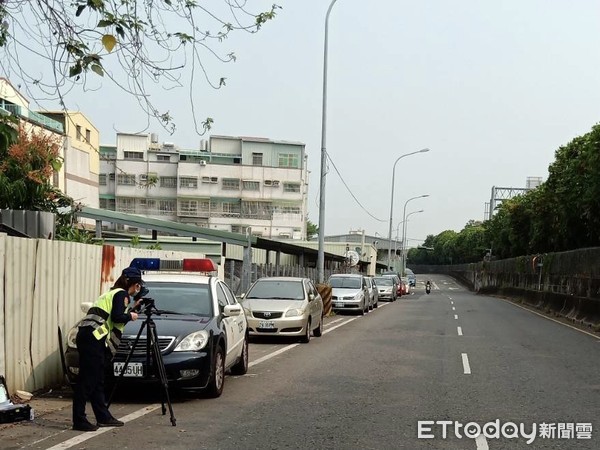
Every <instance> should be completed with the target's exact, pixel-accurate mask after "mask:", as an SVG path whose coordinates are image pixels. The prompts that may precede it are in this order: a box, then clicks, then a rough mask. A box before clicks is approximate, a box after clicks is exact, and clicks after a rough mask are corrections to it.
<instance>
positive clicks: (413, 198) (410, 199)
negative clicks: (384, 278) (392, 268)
mask: <svg viewBox="0 0 600 450" xmlns="http://www.w3.org/2000/svg"><path fill="white" fill-rule="evenodd" d="M426 197H429V194H425V195H417V196H416V197H412V198H409V199H408V200H406V201H405V202H404V210H403V212H402V223H403V224H404V225H403V226H402V251H401V252H400V253H401V254H402V275H404V270H405V269H406V262H405V260H404V249H405V247H406V246H405V242H404V240H405V238H406V205H408V202H410V201H412V200H416V199H418V198H426Z"/></svg>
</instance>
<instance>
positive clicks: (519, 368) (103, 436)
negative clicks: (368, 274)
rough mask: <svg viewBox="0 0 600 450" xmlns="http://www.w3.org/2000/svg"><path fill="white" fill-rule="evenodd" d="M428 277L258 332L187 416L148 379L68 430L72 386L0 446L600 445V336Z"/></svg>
mask: <svg viewBox="0 0 600 450" xmlns="http://www.w3.org/2000/svg"><path fill="white" fill-rule="evenodd" d="M417 279H418V285H417V288H416V289H414V291H413V294H412V295H410V296H405V297H402V299H400V300H398V301H397V302H395V303H389V304H385V303H384V304H382V305H384V306H382V307H380V308H379V309H377V310H375V311H373V312H371V313H369V314H368V315H366V316H364V317H358V316H350V315H340V316H334V317H332V318H328V320H327V322H326V326H325V334H324V336H323V337H321V338H313V339H312V340H311V342H310V343H309V344H296V343H294V342H293V341H286V342H280V341H274V340H272V339H269V340H267V341H263V340H261V341H257V342H253V343H252V344H251V346H250V352H251V363H250V370H249V372H248V374H247V375H245V376H242V377H228V378H226V381H225V390H224V392H223V395H222V397H221V398H218V399H214V400H209V399H203V398H198V397H190V396H182V395H175V398H174V399H173V408H174V412H175V416H176V418H177V426H176V427H172V426H171V424H170V421H169V416H168V413H167V415H166V416H162V415H161V411H160V406H159V405H157V404H156V402H157V401H158V399H159V397H158V396H157V395H156V393H153V392H152V391H150V390H143V391H140V392H134V393H126V394H122V395H121V396H120V397H119V399H118V400H117V402H116V403H115V404H114V405H113V406H112V407H111V411H112V413H113V414H114V415H115V416H116V417H119V418H125V420H127V423H126V424H125V426H124V427H123V428H113V429H101V430H100V431H99V432H95V433H79V432H75V431H72V430H70V420H69V419H70V413H71V410H70V403H69V399H68V398H65V399H55V401H56V402H58V403H57V406H55V408H54V409H53V410H52V411H51V412H48V413H46V414H44V415H43V416H41V417H39V418H37V419H36V420H35V421H34V422H32V423H20V424H13V425H10V426H6V425H4V426H2V427H0V448H6V449H8V448H10V449H13V448H14V449H17V448H75V449H83V448H85V449H96V448H97V449H105V448H106V446H107V445H108V446H109V447H111V448H125V449H129V448H130V449H140V448H147V449H158V448H160V449H163V448H164V449H167V448H169V449H192V448H193V449H259V448H260V449H305V448H306V449H307V448H318V449H421V448H423V449H461V450H463V449H473V450H476V449H477V450H483V449H488V448H489V449H511V450H512V449H525V448H528V449H541V448H543V449H600V420H599V418H600V358H599V356H600V339H598V338H597V337H594V336H592V335H589V334H585V333H583V332H581V331H577V330H575V329H573V328H570V327H568V326H565V325H563V324H560V323H557V322H555V321H551V320H548V319H546V318H544V317H541V316H540V315H538V314H535V313H533V312H530V311H528V310H525V309H523V308H520V307H518V306H515V305H513V304H511V303H509V302H507V301H505V300H502V299H497V298H492V297H486V296H481V295H474V294H472V293H470V292H469V291H467V290H466V289H464V288H463V287H461V286H460V285H458V284H456V282H454V281H453V280H452V279H450V278H448V277H444V276H440V275H434V276H431V277H430V279H431V280H432V281H433V283H434V289H433V290H432V292H431V294H429V295H427V294H425V291H424V288H423V281H424V280H425V276H422V275H421V276H420V275H417ZM60 402H62V403H60ZM60 405H62V406H60ZM61 408H62V409H61ZM420 421H422V423H421V425H419V422H420ZM426 421H429V422H426ZM440 421H442V422H443V424H440V423H434V422H440ZM457 422H458V423H460V424H462V425H463V426H462V427H459V428H458V430H456V427H457V425H456V423H457ZM467 423H471V424H470V425H469V426H468V427H467V430H465V429H464V425H465V424H467ZM444 424H446V425H444ZM512 424H515V425H516V427H517V429H514V427H513V426H512ZM444 427H446V428H445V430H446V438H443V431H444ZM519 427H521V428H522V430H521V429H519ZM478 428H479V430H478ZM456 431H458V433H456ZM532 432H533V435H532ZM465 434H466V435H465ZM525 435H526V436H525ZM425 436H429V438H425ZM486 436H487V437H486ZM550 436H553V438H552V437H550ZM588 438H589V439H588ZM528 440H529V442H530V444H528V443H527V441H528Z"/></svg>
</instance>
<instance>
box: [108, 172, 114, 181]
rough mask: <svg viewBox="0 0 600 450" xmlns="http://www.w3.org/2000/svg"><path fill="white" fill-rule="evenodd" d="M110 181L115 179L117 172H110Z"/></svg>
mask: <svg viewBox="0 0 600 450" xmlns="http://www.w3.org/2000/svg"><path fill="white" fill-rule="evenodd" d="M108 181H115V174H114V173H109V174H108Z"/></svg>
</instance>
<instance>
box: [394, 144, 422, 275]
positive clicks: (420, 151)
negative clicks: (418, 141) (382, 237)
mask: <svg viewBox="0 0 600 450" xmlns="http://www.w3.org/2000/svg"><path fill="white" fill-rule="evenodd" d="M428 151H429V149H428V148H423V149H421V150H418V151H416V152H411V153H406V154H405V155H401V156H399V157H398V158H397V159H396V161H395V162H394V168H393V169H392V199H391V202H390V227H389V230H388V260H387V266H388V270H390V269H391V268H392V266H391V261H392V220H393V215H394V182H395V178H396V164H398V161H400V160H401V159H402V158H404V157H406V156H410V155H415V154H417V153H425V152H428Z"/></svg>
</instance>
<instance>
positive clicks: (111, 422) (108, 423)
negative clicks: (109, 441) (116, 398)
mask: <svg viewBox="0 0 600 450" xmlns="http://www.w3.org/2000/svg"><path fill="white" fill-rule="evenodd" d="M123 425H125V424H124V423H123V422H121V421H120V420H117V419H115V418H114V417H111V418H110V419H109V420H107V421H106V422H98V426H99V427H122V426H123Z"/></svg>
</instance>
